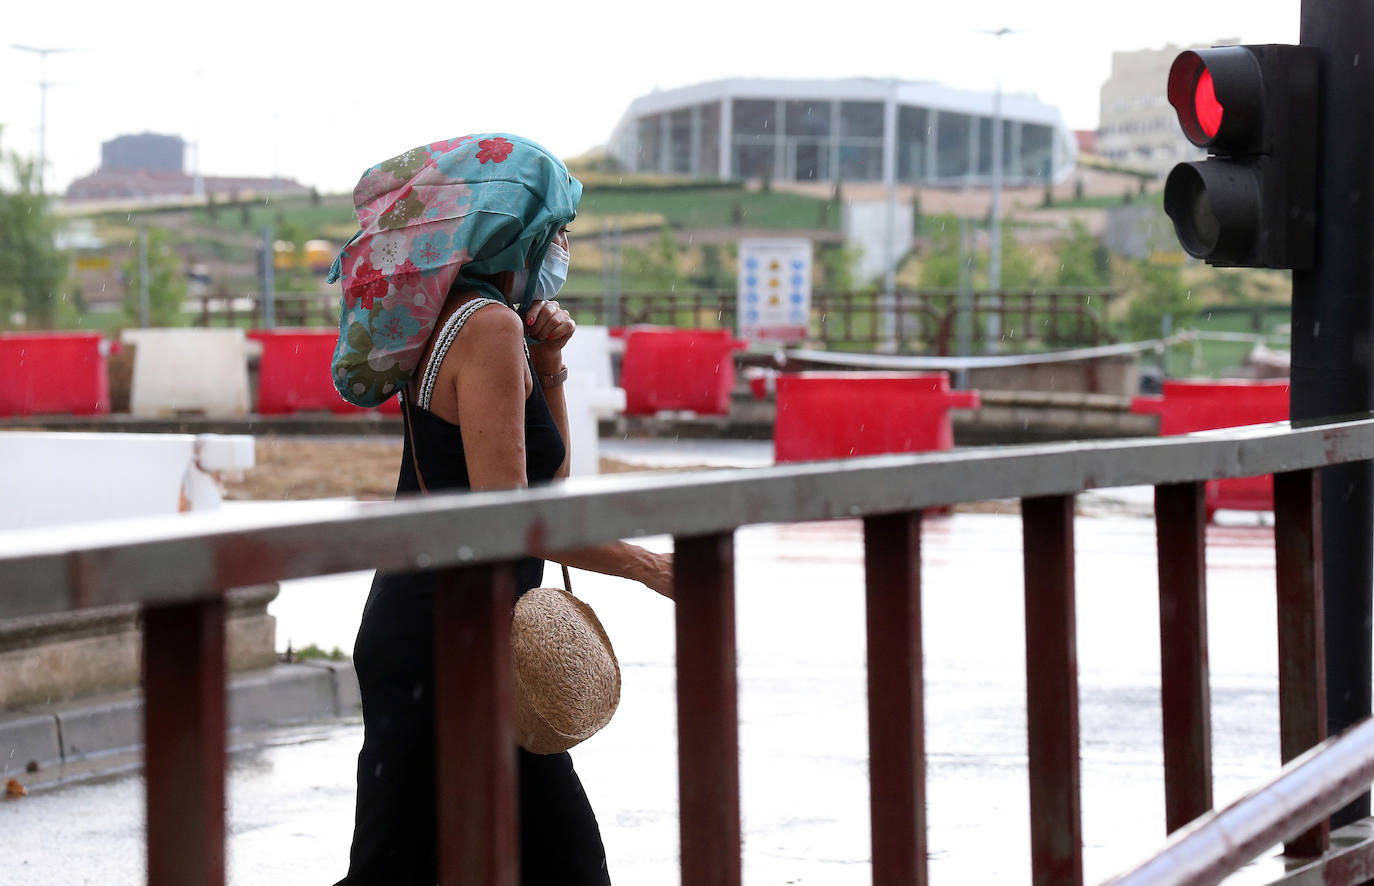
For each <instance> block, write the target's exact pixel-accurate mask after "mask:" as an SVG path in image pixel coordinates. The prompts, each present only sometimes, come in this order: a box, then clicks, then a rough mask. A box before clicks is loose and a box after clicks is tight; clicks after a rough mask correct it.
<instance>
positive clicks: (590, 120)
mask: <svg viewBox="0 0 1374 886" xmlns="http://www.w3.org/2000/svg"><path fill="white" fill-rule="evenodd" d="M778 10H785V11H783V12H779V11H778ZM1298 14H1299V0H1259V2H1256V0H1153V2H1146V3H1139V4H1126V5H1121V4H1110V3H1103V2H1101V0H1048V2H1044V3H1027V2H1025V0H951V2H938V3H935V2H930V0H924V2H922V0H916V2H893V0H843V2H838V3H795V2H794V3H787V4H783V3H776V2H768V3H764V2H750V0H689V2H678V3H660V2H645V0H634V2H630V0H584V2H582V3H547V2H544V0H518V2H512V0H456V2H447V3H406V2H376V3H368V4H362V3H356V2H353V0H333V2H329V3H309V4H303V3H296V2H293V0H276V2H259V0H239V2H233V3H215V4H206V3H191V2H187V0H178V2H161V0H144V2H138V0H126V2H118V0H117V2H114V3H111V2H108V0H101V2H92V0H65V2H61V3H37V2H16V3H14V4H11V5H10V8H8V9H7V11H6V14H5V22H4V28H3V38H0V39H3V41H4V42H3V44H0V124H3V125H4V131H3V134H2V135H0V139H3V145H4V146H5V147H8V148H13V149H18V150H20V151H21V152H23V153H27V154H32V155H35V156H36V155H37V153H38V119H39V88H38V85H37V82H38V80H39V59H38V57H37V56H35V55H33V54H31V53H27V52H21V51H17V50H15V49H13V48H11V47H10V44H15V43H17V44H24V45H28V46H33V47H40V48H44V47H53V48H58V47H71V48H73V49H76V50H77V51H74V52H70V53H62V54H56V55H51V56H49V57H48V59H47V67H46V76H47V79H48V80H49V81H51V82H52V83H53V84H54V85H53V86H52V88H51V89H50V90H49V92H48V128H47V133H48V137H47V144H48V160H49V174H48V180H49V186H50V188H51V187H52V186H53V185H56V186H57V187H59V188H65V187H66V185H67V184H69V183H70V182H71V181H72V179H74V178H77V177H79V176H81V175H85V174H87V173H89V172H92V171H94V170H95V168H96V167H97V166H98V165H99V163H100V143H101V142H102V141H104V140H106V139H109V138H112V137H114V136H116V135H120V134H124V133H133V132H143V131H152V132H160V133H172V134H178V135H181V136H183V137H185V138H186V139H187V140H188V141H197V140H198V141H199V142H200V143H201V144H202V146H203V151H202V162H201V169H202V171H203V172H204V173H205V174H207V175H270V174H272V173H273V172H279V173H281V174H283V175H288V176H291V177H294V178H296V179H298V180H300V181H301V182H303V183H305V184H310V185H315V186H317V187H319V188H320V189H321V190H323V191H326V192H336V191H346V190H350V189H351V188H352V186H353V184H354V183H355V182H356V181H357V178H358V175H359V174H360V173H361V172H362V170H363V169H365V168H366V167H367V166H369V165H371V164H373V163H376V162H379V161H381V160H383V159H385V158H387V157H389V156H391V155H393V154H396V153H399V152H401V151H403V150H406V149H407V148H410V147H413V146H415V145H418V144H423V143H427V142H431V141H436V140H438V139H441V138H449V137H453V136H457V135H462V134H464V133H467V132H473V131H482V130H506V131H511V132H517V133H520V134H522V135H526V136H528V137H530V138H533V139H535V140H537V141H540V142H542V143H544V144H545V145H546V146H548V147H549V148H551V149H552V150H554V151H556V152H558V153H560V154H562V155H564V156H570V155H573V154H577V153H581V152H582V151H584V150H586V149H588V148H591V147H593V146H594V145H597V144H601V143H604V142H605V141H606V139H607V136H608V135H609V134H610V131H611V128H612V127H613V126H614V125H615V123H616V121H617V120H618V119H619V118H620V116H621V114H622V113H623V112H624V110H625V107H626V105H627V104H628V103H629V102H630V100H631V99H633V98H635V97H636V96H638V95H641V94H644V93H646V92H649V91H651V90H652V89H654V88H655V87H658V88H670V87H675V86H683V85H687V84H691V83H696V82H700V81H704V80H714V79H720V78H724V77H736V76H745V77H798V78H801V77H807V78H839V77H854V76H866V77H898V78H902V79H908V80H933V81H938V82H942V83H946V84H948V85H952V86H960V87H967V88H972V89H988V90H991V89H992V88H993V86H994V84H995V82H996V64H997V59H998V52H997V43H998V41H997V40H996V39H995V38H993V37H990V36H986V35H984V34H981V33H979V32H980V31H981V30H988V29H993V28H998V27H1004V26H1005V27H1010V28H1014V29H1016V31H1017V33H1015V34H1012V35H1010V36H1007V37H1004V38H1002V40H1001V66H1002V71H1003V82H1004V85H1005V88H1006V89H1008V90H1009V91H1016V92H1024V93H1030V94H1034V95H1036V96H1038V97H1039V98H1040V99H1041V100H1043V101H1046V102H1048V103H1050V104H1054V105H1056V106H1058V107H1059V108H1060V109H1061V110H1062V111H1063V113H1064V117H1065V119H1066V121H1067V122H1068V124H1069V126H1070V127H1072V128H1075V129H1091V128H1094V127H1095V126H1096V124H1097V114H1098V89H1099V87H1100V86H1101V84H1102V81H1103V80H1104V79H1106V77H1107V75H1108V72H1109V70H1110V65H1111V53H1112V51H1113V50H1129V49H1141V48H1159V47H1162V46H1164V45H1166V44H1170V43H1173V44H1179V45H1183V44H1189V43H1207V42H1211V41H1214V40H1216V39H1218V38H1225V37H1239V38H1240V39H1241V40H1243V41H1244V42H1248V43H1266V42H1296V40H1297V37H1298ZM1162 88H1163V84H1161V89H1162ZM188 159H189V158H188Z"/></svg>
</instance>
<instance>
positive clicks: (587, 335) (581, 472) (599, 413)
mask: <svg viewBox="0 0 1374 886" xmlns="http://www.w3.org/2000/svg"><path fill="white" fill-rule="evenodd" d="M614 344H615V342H614V341H613V340H612V339H611V336H610V331H609V330H608V329H607V328H606V327H605V326H579V327H577V332H576V333H575V334H574V335H573V337H572V338H571V339H569V340H568V344H567V346H566V347H565V348H563V364H564V365H565V366H567V367H568V380H567V382H566V383H565V385H564V387H565V391H564V396H565V397H566V399H567V402H568V436H569V437H571V438H572V440H571V441H570V446H571V448H572V464H571V465H570V468H571V473H572V476H574V477H582V476H587V475H589V474H596V473H598V472H599V471H600V465H601V457H600V452H599V446H598V436H597V429H596V425H597V421H598V420H599V419H602V418H613V417H615V416H617V415H619V414H620V413H622V412H624V411H625V391H624V389H622V388H618V387H616V386H615V381H614V375H613V374H612V372H611V350H612V348H613V346H614Z"/></svg>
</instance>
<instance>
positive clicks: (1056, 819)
mask: <svg viewBox="0 0 1374 886" xmlns="http://www.w3.org/2000/svg"><path fill="white" fill-rule="evenodd" d="M1370 459H1374V419H1366V420H1360V421H1353V422H1348V423H1342V424H1333V425H1324V426H1317V427H1308V428H1303V429H1289V428H1288V427H1287V426H1286V425H1271V426H1255V427H1248V428H1238V429H1232V430H1229V431H1223V432H1208V433H1206V434H1200V435H1193V436H1186V437H1171V438H1163V439H1155V440H1145V441H1140V440H1130V441H1112V442H1105V443H1103V442H1095V443H1091V444H1088V443H1069V444H1056V445H1049V446H1023V447H1005V448H997V449H983V450H962V451H955V452H947V453H935V454H926V455H904V456H877V457H870V458H863V459H854V460H849V461H845V462H842V463H835V462H820V463H811V464H800V465H790V466H783V467H775V468H769V469H759V470H747V471H746V470H725V471H719V472H713V473H708V474H702V473H693V474H690V475H663V476H656V477H652V478H644V477H626V476H619V477H603V478H589V479H585V480H580V481H571V482H568V483H565V484H561V485H555V486H551V487H545V488H540V489H534V490H521V491H512V492H485V493H466V494H463V493H459V494H453V495H446V496H435V497H431V498H419V499H408V500H402V501H397V502H391V503H384V504H370V505H361V504H359V505H348V504H341V505H339V506H338V507H337V509H336V510H334V511H332V512H329V514H328V515H327V516H324V517H316V518H311V519H288V518H263V519H259V520H256V521H253V522H252V523H249V524H244V523H243V522H242V521H239V522H232V521H229V520H227V519H225V518H223V517H221V516H214V515H211V516H207V517H196V516H188V517H183V518H179V519H176V520H173V521H168V520H162V521H160V522H158V523H156V524H155V525H153V526H151V528H150V527H149V526H148V525H144V524H135V523H127V524H120V525H118V526H110V527H100V528H99V529H93V528H91V527H79V528H74V529H70V530H68V529H58V530H43V531H31V532H28V531H26V532H15V533H10V534H8V535H4V536H0V575H4V576H5V584H4V586H3V589H0V617H9V616H20V615H34V614H41V613H57V612H64V611H68V610H72V609H79V608H84V607H91V606H102V605H108V604H116V603H137V604H139V605H140V606H141V607H142V608H143V612H144V624H145V639H144V664H143V667H144V693H145V708H144V709H145V740H146V760H147V767H146V784H147V789H146V790H147V841H148V863H149V866H148V871H149V873H148V877H149V882H150V883H152V884H155V886H161V884H170V883H187V882H194V883H198V884H221V883H223V868H224V838H225V830H224V794H225V788H224V763H225V760H224V756H225V712H224V706H225V693H224V685H225V672H224V654H223V643H224V617H225V612H224V593H225V591H226V590H227V589H229V588H234V587H241V586H246V585H253V584H259V583H264V582H270V581H278V580H283V579H291V578H303V577H307V576H314V575H322V574H328V573H336V572H346V571H353V570H360V569H367V568H373V567H375V568H379V569H383V570H432V571H434V572H436V573H437V574H438V577H439V587H440V592H439V593H437V594H436V596H435V630H436V632H437V633H436V636H441V637H443V638H444V642H442V643H439V644H437V647H436V651H437V665H436V667H437V672H436V685H437V687H438V689H437V692H436V698H437V699H439V702H438V710H437V730H438V735H437V743H438V748H439V755H438V756H439V769H438V783H437V784H436V791H437V797H438V810H439V813H438V815H439V818H438V829H439V846H440V847H441V848H440V858H439V865H440V880H441V882H442V883H444V884H458V883H462V884H482V886H490V884H501V886H513V884H514V883H516V882H517V881H518V874H517V871H516V865H517V857H518V855H517V852H516V848H515V847H516V839H517V835H516V818H515V810H514V801H513V798H514V790H515V768H514V747H515V745H514V740H513V738H514V736H513V726H512V711H511V706H512V699H511V682H512V673H511V668H510V664H509V663H510V634H509V624H510V618H511V611H510V599H511V591H512V581H513V579H512V566H511V564H512V562H513V561H514V560H515V559H517V558H519V557H521V556H523V555H526V554H530V553H536V554H537V553H542V552H547V551H557V550H566V549H573V548H579V547H585V546H587V545H592V544H598V543H601V542H606V541H611V540H614V539H619V538H623V537H633V536H642V535H649V534H662V533H666V534H671V535H673V536H674V539H675V549H676V552H677V556H676V558H675V565H674V569H675V582H676V588H677V595H676V596H677V603H676V615H675V617H676V626H677V627H676V634H677V712H678V723H679V730H678V742H679V753H678V759H679V778H680V794H679V804H680V816H679V818H680V828H681V859H682V882H683V883H684V884H689V886H707V884H711V886H722V884H723V886H738V884H739V883H740V870H741V845H740V805H739V742H738V726H737V707H736V662H735V623H734V594H735V589H734V568H733V559H734V547H733V546H734V540H733V533H734V531H735V529H737V528H739V527H741V526H747V525H752V524H758V523H773V522H800V521H810V520H825V519H832V518H841V517H859V518H862V520H863V526H864V548H865V553H864V565H865V575H866V577H865V584H866V605H867V642H868V652H867V655H868V709H869V712H870V713H869V747H870V765H869V779H870V797H871V823H872V824H871V827H872V831H871V833H872V866H873V881H874V882H875V883H877V884H896V883H925V882H926V856H927V847H926V826H925V807H926V781H925V754H924V733H925V729H924V710H923V700H922V698H923V675H922V654H921V629H920V626H921V561H920V549H921V513H922V510H923V509H925V508H928V507H934V506H939V505H946V504H951V503H957V502H964V501H979V500H986V499H990V498H1019V499H1021V505H1022V507H1021V512H1022V525H1023V537H1024V551H1025V554H1024V574H1025V597H1026V604H1027V605H1026V612H1027V621H1026V626H1025V627H1026V658H1027V667H1026V673H1027V726H1028V745H1029V755H1028V765H1029V789H1030V823H1029V826H1030V832H1031V847H1032V852H1031V857H1032V876H1033V881H1034V882H1035V883H1036V884H1068V886H1078V884H1081V883H1082V881H1083V863H1082V835H1081V820H1080V819H1081V813H1080V785H1079V730H1078V671H1077V664H1076V658H1075V651H1074V650H1075V644H1076V624H1075V586H1074V497H1075V494H1076V493H1078V492H1081V491H1083V490H1088V489H1093V488H1099V487H1111V486H1128V485H1142V484H1150V485H1154V486H1155V488H1156V509H1155V510H1156V516H1155V519H1156V525H1157V533H1158V534H1157V538H1158V554H1159V575H1160V588H1161V591H1160V631H1161V638H1162V642H1161V657H1162V659H1161V660H1162V672H1161V681H1162V703H1163V732H1164V771H1165V793H1166V818H1167V826H1168V828H1169V829H1170V830H1176V829H1178V828H1180V827H1182V826H1183V825H1185V824H1187V823H1188V822H1190V821H1192V820H1193V819H1195V818H1197V817H1198V816H1201V815H1204V814H1206V813H1208V812H1209V810H1211V808H1212V790H1211V779H1212V767H1211V737H1210V728H1209V722H1210V695H1209V689H1208V672H1207V639H1206V638H1207V630H1206V593H1205V536H1204V529H1205V524H1206V516H1205V508H1204V486H1205V481H1206V480H1209V479H1214V478H1220V477H1234V476H1247V475H1255V474H1266V473H1273V472H1278V473H1277V474H1276V476H1275V487H1274V491H1275V515H1276V521H1275V539H1276V541H1275V552H1276V563H1277V570H1276V576H1277V586H1278V588H1277V589H1278V596H1277V599H1278V606H1279V620H1278V624H1279V657H1280V661H1279V695H1280V727H1281V734H1282V755H1283V758H1284V760H1290V759H1293V758H1295V757H1297V756H1298V755H1299V754H1301V753H1302V752H1303V751H1305V750H1307V749H1308V748H1310V747H1312V746H1313V745H1316V744H1318V743H1319V742H1321V741H1322V740H1323V739H1324V738H1325V734H1324V730H1325V725H1326V724H1325V709H1324V701H1323V699H1324V688H1323V680H1322V668H1323V645H1322V613H1321V569H1320V562H1321V557H1320V553H1319V550H1320V537H1321V531H1320V507H1319V500H1318V499H1319V489H1320V486H1319V484H1318V472H1317V469H1319V468H1321V467H1323V466H1325V465H1330V464H1337V463H1343V462H1352V461H1366V460H1370ZM1352 745H1353V747H1354V750H1351V748H1352ZM1337 750H1340V751H1341V753H1339V754H1337V753H1336V751H1337ZM1331 751H1332V753H1333V756H1332V757H1329V758H1327V757H1319V758H1318V759H1325V760H1327V762H1328V764H1329V765H1326V766H1325V768H1324V773H1323V774H1321V775H1319V776H1318V777H1319V778H1320V779H1325V780H1326V781H1327V782H1330V783H1329V784H1328V783H1323V784H1319V785H1317V787H1319V788H1321V789H1322V790H1319V791H1314V792H1310V793H1311V794H1312V797H1310V798H1309V799H1310V802H1308V803H1307V804H1306V806H1305V813H1306V815H1307V817H1304V818H1300V819H1293V818H1291V816H1290V811H1289V810H1288V809H1286V808H1280V807H1278V806H1275V805H1272V804H1271V805H1267V806H1264V807H1263V808H1261V809H1260V810H1259V812H1258V813H1255V815H1256V817H1257V820H1258V821H1259V823H1260V824H1261V825H1262V827H1260V828H1259V830H1260V831H1261V832H1262V834H1263V835H1264V838H1263V839H1269V838H1271V837H1272V838H1273V839H1288V840H1289V842H1288V848H1289V850H1290V851H1291V852H1293V853H1295V854H1299V855H1310V856H1322V855H1323V854H1324V853H1325V852H1326V850H1327V848H1328V842H1329V840H1328V834H1327V830H1326V825H1325V820H1324V816H1325V814H1327V813H1328V812H1330V811H1332V810H1333V809H1334V808H1335V807H1336V806H1338V805H1340V803H1341V802H1343V799H1344V796H1345V794H1344V793H1342V791H1345V792H1347V793H1348V791H1349V789H1350V788H1351V785H1352V784H1355V782H1354V781H1352V780H1367V768H1368V765H1369V762H1370V761H1371V760H1374V738H1371V736H1370V730H1361V731H1360V732H1358V733H1356V734H1353V735H1351V736H1348V737H1346V738H1344V739H1342V740H1341V743H1340V745H1339V747H1333V748H1332V749H1331ZM1355 786H1356V787H1359V786H1360V785H1359V784H1355ZM1224 814H1225V813H1223V815H1224ZM1318 819H1320V821H1319V823H1318V824H1316V825H1315V826H1313V827H1311V828H1310V829H1308V830H1307V831H1305V832H1304V833H1302V834H1299V835H1294V834H1292V833H1291V831H1292V830H1294V829H1295V828H1296V827H1307V825H1308V824H1309V823H1310V822H1311V821H1318ZM1285 822H1287V823H1288V826H1287V827H1285V826H1284V823H1285ZM1200 827H1202V828H1205V827H1208V825H1207V824H1205V823H1204V824H1203V825H1200ZM1223 836H1224V835H1223ZM1262 842H1263V840H1259V841H1255V840H1252V841H1250V842H1249V843H1246V844H1245V852H1250V853H1255V852H1259V851H1262V850H1263V849H1264V848H1265V847H1264V846H1263V845H1260V844H1261V843H1262ZM1214 845H1222V846H1226V847H1228V852H1227V854H1226V855H1225V857H1223V858H1220V859H1213V863H1212V864H1211V866H1210V867H1207V868H1206V869H1205V870H1206V872H1207V875H1210V874H1211V873H1214V872H1215V871H1217V870H1221V869H1234V868H1235V867H1236V866H1239V865H1240V864H1243V863H1244V862H1245V861H1246V860H1247V856H1246V855H1245V853H1243V852H1240V851H1238V850H1236V849H1235V848H1234V847H1231V846H1229V844H1227V843H1226V841H1225V840H1224V839H1223V840H1221V841H1219V842H1217V841H1214ZM1209 851H1212V850H1209ZM1169 870H1172V871H1174V873H1172V874H1171V873H1168V872H1167V871H1166V874H1165V875H1163V876H1157V877H1156V876H1152V875H1148V874H1147V875H1141V876H1140V877H1137V878H1136V879H1133V880H1130V881H1129V882H1131V883H1132V884H1141V883H1179V884H1184V883H1210V882H1215V881H1214V880H1213V879H1208V878H1207V876H1204V875H1201V874H1199V875H1196V876H1194V875H1192V874H1188V875H1181V876H1175V874H1176V873H1177V870H1176V869H1174V868H1170V869H1169ZM1342 870H1344V873H1342ZM1362 870H1363V868H1355V867H1349V868H1348V869H1341V868H1339V866H1336V865H1332V866H1331V867H1329V868H1328V869H1327V871H1326V874H1327V879H1326V882H1328V883H1331V884H1333V886H1341V884H1354V883H1358V882H1363V880H1362V879H1359V873H1360V871H1362Z"/></svg>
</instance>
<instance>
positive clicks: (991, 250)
mask: <svg viewBox="0 0 1374 886" xmlns="http://www.w3.org/2000/svg"><path fill="white" fill-rule="evenodd" d="M983 33H984V34H990V35H992V36H993V37H996V38H997V61H996V63H995V65H994V68H995V70H996V71H997V88H996V89H995V90H994V91H993V94H992V206H991V211H990V212H989V216H990V218H989V222H990V224H989V232H990V237H991V242H989V243H988V289H989V290H990V291H991V292H992V293H993V295H992V300H991V308H992V310H991V311H990V312H989V313H988V350H990V351H995V350H997V349H998V347H999V345H1000V343H1001V339H1002V313H1001V308H1002V297H1001V296H1000V295H997V294H996V293H997V291H998V290H1000V289H1001V288H1002V38H1003V37H1005V36H1007V35H1008V34H1013V33H1015V31H1013V30H1012V29H1011V28H997V29H995V30H991V31H984V32H983Z"/></svg>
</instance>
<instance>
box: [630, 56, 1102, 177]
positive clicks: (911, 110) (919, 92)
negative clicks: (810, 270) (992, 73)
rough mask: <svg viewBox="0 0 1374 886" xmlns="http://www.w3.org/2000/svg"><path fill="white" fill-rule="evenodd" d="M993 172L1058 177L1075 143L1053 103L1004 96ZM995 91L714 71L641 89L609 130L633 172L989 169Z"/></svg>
mask: <svg viewBox="0 0 1374 886" xmlns="http://www.w3.org/2000/svg"><path fill="white" fill-rule="evenodd" d="M1001 104H1002V107H1001V118H1002V180H1003V182H1004V183H1005V184H1006V185H1008V186H1016V185H1030V184H1040V183H1044V182H1045V181H1046V180H1047V179H1050V180H1055V181H1057V180H1061V179H1063V178H1064V177H1066V176H1067V175H1068V174H1069V173H1070V172H1071V171H1072V170H1073V167H1074V163H1075V162H1076V160H1077V156H1078V148H1077V145H1076V143H1075V141H1074V138H1073V133H1072V132H1070V131H1069V129H1068V128H1067V127H1066V126H1065V125H1064V120H1063V117H1062V115H1061V114H1060V113H1059V109H1058V108H1055V107H1053V106H1051V105H1047V104H1044V103H1042V102H1040V101H1037V100H1035V99H1031V98H1027V97H1025V96H1020V95H1005V94H1004V95H1003V96H1002V103H1001ZM994 105H995V97H994V96H993V94H992V93H987V92H970V91H967V90H961V89H951V88H949V87H945V86H938V85H935V84H932V83H906V82H901V81H893V80H871V79H853V80H718V81H714V82H711V83H702V84H697V85H695V86H686V87H682V88H680V89H672V90H664V91H659V92H653V93H650V94H649V95H646V96H641V97H640V98H637V99H635V100H634V101H633V102H631V103H630V107H629V109H628V110H627V111H626V112H625V115H624V116H623V117H622V118H621V120H620V122H619V123H618V124H617V125H616V128H615V130H614V132H613V133H612V136H611V151H612V153H613V155H614V156H615V157H616V158H617V159H618V160H620V162H621V163H622V164H624V166H625V168H626V169H628V170H631V171H634V172H657V173H666V174H678V175H686V176H695V177H700V178H722V179H731V178H764V177H769V178H772V179H774V180H786V181H835V180H836V179H840V180H843V181H846V182H858V181H874V182H882V181H887V180H888V176H889V175H891V176H892V177H893V180H895V181H897V182H900V183H907V184H919V185H932V186H941V185H947V186H959V185H966V184H972V185H979V184H987V183H989V182H990V181H991V179H992V162H993V161H992V156H993V127H994V125H995V120H996V111H995V107H994Z"/></svg>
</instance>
